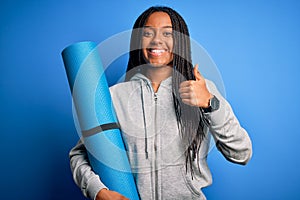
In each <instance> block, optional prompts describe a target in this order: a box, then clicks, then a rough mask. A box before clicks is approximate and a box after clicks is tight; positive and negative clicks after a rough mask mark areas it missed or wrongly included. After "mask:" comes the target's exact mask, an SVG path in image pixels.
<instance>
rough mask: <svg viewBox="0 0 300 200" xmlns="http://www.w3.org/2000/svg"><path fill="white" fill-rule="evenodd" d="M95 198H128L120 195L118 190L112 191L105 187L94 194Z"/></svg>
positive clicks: (102, 199)
mask: <svg viewBox="0 0 300 200" xmlns="http://www.w3.org/2000/svg"><path fill="white" fill-rule="evenodd" d="M96 200H129V199H128V198H126V197H124V196H122V195H121V194H119V193H118V192H114V191H111V190H107V189H101V190H100V191H99V192H98V194H97V196H96Z"/></svg>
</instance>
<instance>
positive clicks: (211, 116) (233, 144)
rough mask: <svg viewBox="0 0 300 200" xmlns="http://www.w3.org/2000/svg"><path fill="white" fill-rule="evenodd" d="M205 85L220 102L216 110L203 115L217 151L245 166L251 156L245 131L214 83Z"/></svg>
mask: <svg viewBox="0 0 300 200" xmlns="http://www.w3.org/2000/svg"><path fill="white" fill-rule="evenodd" d="M206 83H207V87H208V90H209V92H210V93H211V94H213V95H215V96H216V97H217V98H218V99H219V101H220V107H219V109H218V110H216V111H213V112H211V113H205V114H204V115H205V117H206V119H208V121H209V124H210V125H209V130H210V132H211V133H212V135H213V137H214V139H215V142H216V146H217V148H218V150H219V151H220V152H221V153H222V154H223V155H224V157H225V158H226V159H227V160H229V161H231V162H234V163H238V164H247V162H248V161H249V160H250V158H251V156H252V144H251V140H250V138H249V136H248V134H247V132H246V130H245V129H244V128H242V127H241V126H240V124H239V121H238V119H237V118H236V116H235V115H234V113H233V110H232V108H231V106H230V105H229V103H228V102H227V101H226V100H225V99H224V98H223V97H222V95H221V94H220V93H219V91H218V90H217V88H216V86H215V85H214V83H213V82H211V81H208V80H206Z"/></svg>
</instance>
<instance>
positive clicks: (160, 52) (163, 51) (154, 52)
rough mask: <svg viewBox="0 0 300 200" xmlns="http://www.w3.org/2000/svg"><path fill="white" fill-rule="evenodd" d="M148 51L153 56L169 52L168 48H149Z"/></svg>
mask: <svg viewBox="0 0 300 200" xmlns="http://www.w3.org/2000/svg"><path fill="white" fill-rule="evenodd" d="M147 52H148V53H149V54H150V55H152V56H161V55H162V54H163V53H165V52H167V50H166V49H154V48H148V49H147Z"/></svg>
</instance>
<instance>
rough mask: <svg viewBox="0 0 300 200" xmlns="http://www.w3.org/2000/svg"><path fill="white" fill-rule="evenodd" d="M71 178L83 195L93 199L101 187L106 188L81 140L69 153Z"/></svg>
mask: <svg viewBox="0 0 300 200" xmlns="http://www.w3.org/2000/svg"><path fill="white" fill-rule="evenodd" d="M69 157H70V166H71V171H72V174H73V179H74V181H75V183H76V184H77V186H78V187H79V188H80V189H81V191H82V193H83V194H84V196H86V197H87V198H90V199H95V198H96V195H97V193H98V192H99V191H100V190H101V189H104V188H105V189H107V188H106V186H105V185H104V184H103V183H102V182H101V181H100V178H99V176H98V175H97V174H95V173H94V172H93V170H92V168H91V165H90V163H89V161H88V156H87V150H86V148H85V146H84V144H83V143H82V141H81V140H79V141H78V143H77V144H76V146H75V147H74V148H73V149H71V151H70V153H69Z"/></svg>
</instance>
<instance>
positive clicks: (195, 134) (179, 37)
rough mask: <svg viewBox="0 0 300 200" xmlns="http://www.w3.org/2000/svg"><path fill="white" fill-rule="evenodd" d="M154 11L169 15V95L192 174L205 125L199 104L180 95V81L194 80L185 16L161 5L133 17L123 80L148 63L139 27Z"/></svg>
mask: <svg viewBox="0 0 300 200" xmlns="http://www.w3.org/2000/svg"><path fill="white" fill-rule="evenodd" d="M154 12H165V13H167V14H168V15H169V16H170V19H171V22H172V29H173V44H174V46H173V62H172V64H173V74H172V95H173V102H174V107H175V113H176V118H177V122H178V128H179V133H180V134H181V136H182V140H183V143H184V145H186V150H185V161H186V162H185V165H186V172H187V170H188V165H189V167H190V171H191V175H192V177H193V173H194V170H193V167H192V162H193V161H195V159H197V163H198V170H199V172H200V165H199V159H200V158H199V149H200V145H201V143H202V141H203V139H204V137H205V131H204V129H205V128H206V127H205V126H204V123H203V117H202V112H201V110H200V108H198V107H192V106H189V105H186V104H184V103H183V102H182V101H181V99H180V97H179V92H178V90H179V85H180V83H181V82H182V81H185V80H195V76H194V74H193V65H192V58H191V44H190V38H189V31H188V27H187V25H186V23H185V21H184V19H183V18H182V17H181V16H180V15H179V14H178V13H177V12H176V11H175V10H173V9H171V8H169V7H164V6H155V7H150V8H148V9H147V10H146V11H144V12H143V13H142V14H141V15H140V16H139V17H138V18H137V20H136V21H135V23H134V26H133V30H132V33H131V40H130V53H129V60H128V65H127V70H126V77H125V81H128V80H130V78H131V77H132V76H133V75H134V74H136V73H137V72H138V70H139V67H140V66H142V65H145V64H147V63H146V61H145V59H144V57H143V52H142V48H141V41H142V39H141V37H142V28H143V27H144V25H145V23H146V21H147V19H148V17H149V16H150V15H151V14H152V13H154Z"/></svg>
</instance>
